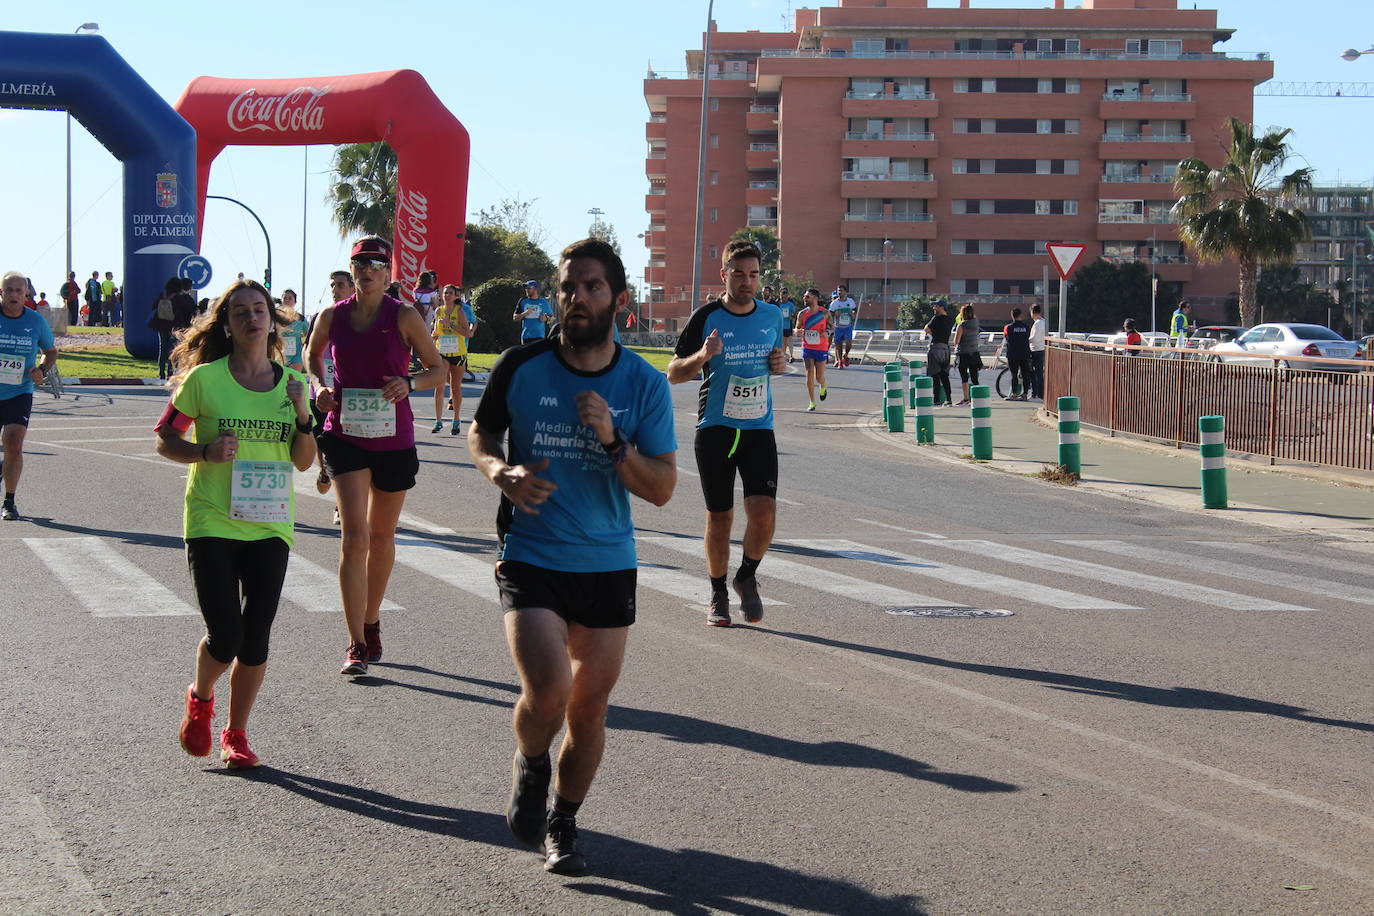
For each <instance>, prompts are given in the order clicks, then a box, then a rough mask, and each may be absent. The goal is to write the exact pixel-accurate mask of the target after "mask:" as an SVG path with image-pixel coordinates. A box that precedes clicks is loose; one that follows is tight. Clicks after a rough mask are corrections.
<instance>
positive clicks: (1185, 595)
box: [922, 540, 1312, 611]
mask: <svg viewBox="0 0 1374 916" xmlns="http://www.w3.org/2000/svg"><path fill="white" fill-rule="evenodd" d="M922 543H925V544H930V545H931V546H932V547H947V548H949V549H950V550H960V551H963V552H964V553H972V554H977V555H979V556H986V557H989V558H991V559H995V560H997V561H998V562H1001V563H1016V564H1018V565H1020V566H1033V567H1035V568H1037V569H1041V570H1044V571H1047V572H1054V573H1058V574H1060V575H1066V576H1077V577H1080V578H1085V579H1093V580H1095V581H1098V582H1104V583H1110V584H1111V585H1114V586H1119V587H1124V588H1138V589H1140V590H1142V591H1147V592H1151V593H1153V594H1156V595H1169V596H1171V597H1174V598H1182V599H1183V600H1185V601H1196V602H1198V603H1200V604H1209V605H1214V606H1216V607H1222V608H1227V609H1228V610H1233V611H1310V610H1312V608H1309V607H1302V606H1300V605H1296V604H1285V603H1283V602H1281V601H1270V600H1269V599H1267V598H1252V597H1251V596H1249V595H1239V594H1236V593H1235V592H1227V591H1222V590H1221V589H1219V588H1209V587H1207V586H1206V585H1192V584H1191V583H1187V582H1180V581H1178V580H1177V579H1166V578H1164V577H1162V576H1148V575H1145V574H1144V573H1138V572H1135V571H1134V570H1130V569H1121V568H1119V567H1116V566H1105V565H1103V564H1101V563H1089V562H1088V561H1086V560H1076V559H1074V558H1072V557H1061V556H1057V555H1055V554H1051V553H1040V552H1039V551H1035V550H1026V549H1025V548H1023V547H1013V546H1011V545H1009V544H998V543H994V542H993V541H981V540H967V541H956V540H943V541H936V540H930V541H923V542H922Z"/></svg>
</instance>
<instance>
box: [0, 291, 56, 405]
mask: <svg viewBox="0 0 1374 916" xmlns="http://www.w3.org/2000/svg"><path fill="white" fill-rule="evenodd" d="M52 348H53V339H52V328H50V327H48V322H47V321H45V320H44V319H43V316H42V315H40V314H38V313H37V312H35V311H34V310H33V309H31V308H25V309H24V313H23V314H22V315H20V316H19V317H18V318H11V317H9V316H8V315H5V314H4V313H0V401H8V400H9V399H10V398H17V397H19V396H20V395H21V394H33V379H31V378H29V370H30V369H32V368H33V367H34V366H36V365H37V364H38V360H37V353H38V351H39V350H51V349H52Z"/></svg>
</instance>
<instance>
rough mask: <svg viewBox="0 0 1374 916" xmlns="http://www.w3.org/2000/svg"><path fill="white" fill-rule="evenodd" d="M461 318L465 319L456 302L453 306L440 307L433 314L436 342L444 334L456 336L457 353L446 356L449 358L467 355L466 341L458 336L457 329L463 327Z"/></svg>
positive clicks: (459, 305)
mask: <svg viewBox="0 0 1374 916" xmlns="http://www.w3.org/2000/svg"><path fill="white" fill-rule="evenodd" d="M463 317H465V316H464V313H463V306H462V304H461V303H458V302H455V303H453V305H440V306H439V307H438V308H437V309H436V310H435V312H434V339H435V341H436V342H437V341H438V340H439V338H440V337H441V336H442V335H444V334H457V335H458V352H457V353H449V354H447V355H449V356H467V355H468V339H467V338H466V337H464V336H463V335H462V334H458V329H459V328H461V327H462V326H463V323H462V322H461V321H459V319H460V318H463Z"/></svg>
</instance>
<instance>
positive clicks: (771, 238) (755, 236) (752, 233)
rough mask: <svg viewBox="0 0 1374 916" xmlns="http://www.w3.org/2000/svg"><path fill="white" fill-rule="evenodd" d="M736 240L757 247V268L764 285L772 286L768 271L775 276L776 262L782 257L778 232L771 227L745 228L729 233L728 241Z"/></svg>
mask: <svg viewBox="0 0 1374 916" xmlns="http://www.w3.org/2000/svg"><path fill="white" fill-rule="evenodd" d="M737 240H742V241H745V242H753V243H754V244H755V245H757V246H758V247H759V267H760V268H761V271H762V273H763V278H764V283H766V284H768V285H769V286H772V285H773V284H772V283H771V282H770V281H769V279H768V274H769V271H773V272H774V273H775V274H776V272H777V269H778V260H779V259H780V258H781V257H782V251H781V249H779V248H778V230H776V229H774V228H773V227H772V226H746V227H744V228H743V229H736V230H735V231H734V232H733V233H731V235H730V241H732V242H734V241H737Z"/></svg>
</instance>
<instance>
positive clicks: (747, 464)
mask: <svg viewBox="0 0 1374 916" xmlns="http://www.w3.org/2000/svg"><path fill="white" fill-rule="evenodd" d="M696 453H697V473H699V474H700V475H701V493H702V495H703V496H705V497H706V511H708V512H729V511H730V510H731V509H733V508H734V507H735V472H736V471H738V472H739V478H740V482H741V483H742V484H743V486H744V498H745V499H748V498H749V497H751V496H767V497H769V498H770V499H776V498H777V495H778V442H777V439H775V438H774V437H773V431H772V430H771V429H735V428H734V427H731V426H708V427H706V428H705V429H699V430H697V437H696Z"/></svg>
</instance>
